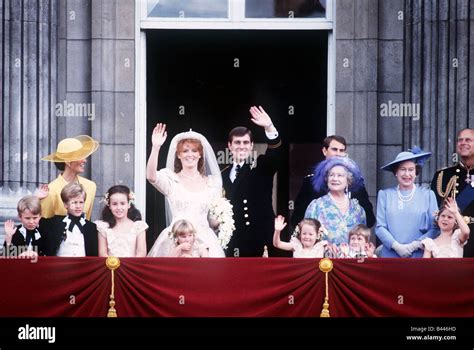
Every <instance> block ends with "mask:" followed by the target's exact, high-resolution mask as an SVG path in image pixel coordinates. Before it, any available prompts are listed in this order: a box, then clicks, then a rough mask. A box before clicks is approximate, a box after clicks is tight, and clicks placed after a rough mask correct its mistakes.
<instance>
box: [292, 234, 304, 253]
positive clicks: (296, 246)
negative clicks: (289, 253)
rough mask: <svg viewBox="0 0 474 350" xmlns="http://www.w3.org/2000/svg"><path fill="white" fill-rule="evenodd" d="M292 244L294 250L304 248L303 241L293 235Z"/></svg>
mask: <svg viewBox="0 0 474 350" xmlns="http://www.w3.org/2000/svg"><path fill="white" fill-rule="evenodd" d="M290 244H291V245H292V246H293V251H294V252H295V251H298V250H302V249H303V245H302V244H301V241H300V240H299V239H298V238H296V237H291V239H290Z"/></svg>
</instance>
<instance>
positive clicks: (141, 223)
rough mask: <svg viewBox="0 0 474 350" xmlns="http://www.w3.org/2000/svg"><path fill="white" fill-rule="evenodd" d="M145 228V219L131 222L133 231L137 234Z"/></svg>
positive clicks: (146, 227) (146, 226)
mask: <svg viewBox="0 0 474 350" xmlns="http://www.w3.org/2000/svg"><path fill="white" fill-rule="evenodd" d="M147 229H148V225H147V223H146V222H145V221H141V220H138V221H135V222H134V224H133V233H134V234H135V235H137V236H138V235H139V234H140V233H142V232H143V231H145V230H147Z"/></svg>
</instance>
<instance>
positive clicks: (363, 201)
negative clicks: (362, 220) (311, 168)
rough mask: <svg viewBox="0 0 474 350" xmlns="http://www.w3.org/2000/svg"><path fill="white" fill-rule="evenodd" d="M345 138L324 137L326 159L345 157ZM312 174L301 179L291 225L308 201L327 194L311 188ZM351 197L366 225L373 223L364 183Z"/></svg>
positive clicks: (297, 221)
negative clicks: (360, 211)
mask: <svg viewBox="0 0 474 350" xmlns="http://www.w3.org/2000/svg"><path fill="white" fill-rule="evenodd" d="M346 147H347V144H346V140H345V139H344V137H342V136H339V135H332V136H328V137H326V138H325V139H324V146H323V150H322V151H323V154H324V157H326V159H328V158H331V157H345V156H346ZM313 176H314V174H308V175H306V176H305V177H304V179H303V185H302V186H301V189H300V192H299V193H298V196H297V197H296V200H295V206H294V211H293V216H292V217H291V224H292V225H293V226H296V225H298V223H299V222H300V221H301V220H303V219H304V214H305V212H306V208H307V207H308V205H309V203H311V201H312V200H313V199H318V198H319V197H322V196H324V195H326V194H327V192H325V191H320V192H316V191H315V190H314V188H313V184H312V179H313ZM351 198H356V199H357V200H358V201H359V204H360V206H361V207H362V208H364V211H365V216H366V218H367V226H368V227H372V226H373V225H374V224H375V215H374V208H373V207H372V203H370V200H369V195H368V193H367V190H366V189H365V185H364V186H362V187H361V189H360V190H359V191H357V192H352V193H351Z"/></svg>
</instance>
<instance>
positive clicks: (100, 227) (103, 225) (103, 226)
mask: <svg viewBox="0 0 474 350" xmlns="http://www.w3.org/2000/svg"><path fill="white" fill-rule="evenodd" d="M95 224H96V225H97V231H99V234H100V235H101V236H102V237H104V238H107V230H108V228H109V224H108V223H107V222H105V221H102V220H97V221H95Z"/></svg>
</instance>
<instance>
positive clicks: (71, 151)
mask: <svg viewBox="0 0 474 350" xmlns="http://www.w3.org/2000/svg"><path fill="white" fill-rule="evenodd" d="M97 148H99V142H97V141H95V140H94V139H93V138H92V137H90V136H87V135H79V136H76V137H71V138H67V139H64V140H62V141H61V142H59V143H58V147H57V149H56V152H54V153H51V154H50V155H48V156H46V157H43V158H41V159H42V160H46V161H49V162H54V164H55V165H56V167H57V168H58V169H59V170H60V171H61V173H60V174H59V175H58V177H57V178H56V179H55V180H53V181H51V182H50V183H49V185H42V186H41V187H40V190H39V191H38V197H39V198H40V199H41V215H42V216H43V217H44V218H49V217H52V216H54V215H67V214H66V208H65V207H64V204H63V201H62V200H61V190H62V189H63V187H64V186H66V185H67V184H68V183H71V182H75V183H79V184H81V185H82V186H83V187H84V189H85V191H86V193H87V196H86V202H85V205H84V211H85V213H86V217H87V219H88V220H90V218H91V214H92V206H93V204H94V198H95V192H96V188H97V186H96V184H95V182H93V181H91V180H88V179H86V178H84V177H81V176H79V174H81V173H83V172H84V170H85V164H86V163H87V159H86V158H87V157H89V156H90V155H91V154H92V153H94V152H95V151H96V150H97Z"/></svg>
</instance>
